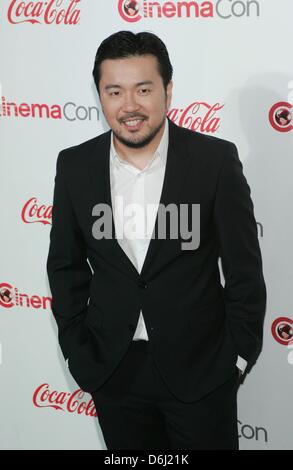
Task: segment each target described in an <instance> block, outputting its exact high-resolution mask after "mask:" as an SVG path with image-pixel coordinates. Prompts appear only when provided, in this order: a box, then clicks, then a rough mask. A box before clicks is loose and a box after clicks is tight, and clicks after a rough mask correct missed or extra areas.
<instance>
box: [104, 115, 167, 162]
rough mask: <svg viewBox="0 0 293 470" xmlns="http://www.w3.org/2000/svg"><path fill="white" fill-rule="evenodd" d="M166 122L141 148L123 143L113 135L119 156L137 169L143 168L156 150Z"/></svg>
mask: <svg viewBox="0 0 293 470" xmlns="http://www.w3.org/2000/svg"><path fill="white" fill-rule="evenodd" d="M166 125H167V123H166V122H165V123H164V125H163V126H162V129H160V131H159V132H158V134H157V135H156V136H155V138H154V139H153V140H152V141H151V142H150V143H149V144H148V145H146V146H145V147H143V148H137V149H136V148H131V147H127V146H126V145H123V144H122V143H121V142H120V141H119V140H118V139H116V137H115V135H113V143H114V146H115V149H116V152H117V153H118V155H119V157H120V158H121V159H123V160H125V161H126V162H128V163H130V164H131V165H133V166H135V167H136V168H138V169H139V170H143V169H144V168H145V167H146V165H147V164H148V163H149V162H150V160H151V159H152V158H153V156H154V153H155V151H156V150H157V148H158V146H159V143H160V141H161V139H162V136H163V134H164V129H165V126H166Z"/></svg>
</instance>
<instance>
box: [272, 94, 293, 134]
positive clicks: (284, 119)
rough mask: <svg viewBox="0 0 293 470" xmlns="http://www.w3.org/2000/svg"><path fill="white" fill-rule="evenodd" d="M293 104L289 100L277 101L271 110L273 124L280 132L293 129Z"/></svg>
mask: <svg viewBox="0 0 293 470" xmlns="http://www.w3.org/2000/svg"><path fill="white" fill-rule="evenodd" d="M292 114H293V105H292V104H291V103H287V101H280V102H278V103H275V104H274V105H273V106H272V107H271V109H270V112H269V120H270V123H271V126H272V127H273V128H274V129H275V130H276V131H278V132H290V131H292V130H293V118H292Z"/></svg>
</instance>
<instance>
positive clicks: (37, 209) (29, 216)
mask: <svg viewBox="0 0 293 470" xmlns="http://www.w3.org/2000/svg"><path fill="white" fill-rule="evenodd" d="M52 209H53V206H52V205H50V206H46V205H45V204H38V200H37V198H36V197H32V198H31V199H29V200H28V201H27V202H26V203H25V204H24V206H23V209H22V211H21V218H22V220H23V222H25V223H26V224H35V223H41V224H44V225H48V224H51V223H52V222H51V220H52Z"/></svg>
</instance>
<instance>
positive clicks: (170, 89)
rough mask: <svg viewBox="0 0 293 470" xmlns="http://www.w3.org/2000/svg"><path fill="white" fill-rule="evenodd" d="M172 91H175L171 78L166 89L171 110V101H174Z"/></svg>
mask: <svg viewBox="0 0 293 470" xmlns="http://www.w3.org/2000/svg"><path fill="white" fill-rule="evenodd" d="M172 91H173V81H172V80H171V81H170V82H169V83H168V85H167V90H166V94H167V103H166V105H167V111H168V110H169V107H170V105H171V101H172Z"/></svg>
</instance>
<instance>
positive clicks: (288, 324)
mask: <svg viewBox="0 0 293 470" xmlns="http://www.w3.org/2000/svg"><path fill="white" fill-rule="evenodd" d="M272 335H273V337H274V338H275V340H276V341H278V343H280V344H282V345H283V346H288V344H290V343H291V342H292V340H293V320H291V319H290V318H287V317H279V318H277V319H276V320H275V321H274V322H273V324H272Z"/></svg>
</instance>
